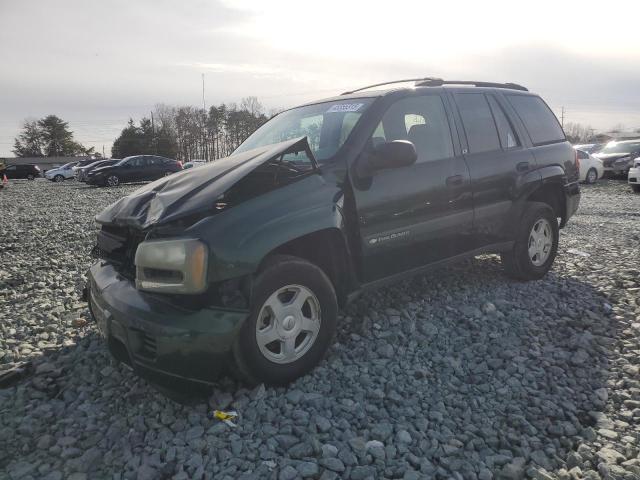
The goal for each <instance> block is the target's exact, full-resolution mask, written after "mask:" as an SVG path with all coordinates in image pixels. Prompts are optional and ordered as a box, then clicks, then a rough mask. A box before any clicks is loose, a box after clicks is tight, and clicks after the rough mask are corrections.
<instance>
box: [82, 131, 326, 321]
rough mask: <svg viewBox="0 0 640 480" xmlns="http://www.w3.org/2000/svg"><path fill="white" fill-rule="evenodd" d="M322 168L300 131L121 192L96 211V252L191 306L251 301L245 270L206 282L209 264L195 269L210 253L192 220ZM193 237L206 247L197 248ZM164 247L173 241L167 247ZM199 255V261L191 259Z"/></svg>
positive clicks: (147, 286)
mask: <svg viewBox="0 0 640 480" xmlns="http://www.w3.org/2000/svg"><path fill="white" fill-rule="evenodd" d="M316 171H317V164H316V161H315V159H314V157H313V154H312V152H311V149H310V148H309V144H308V142H307V139H306V137H302V138H296V139H293V140H289V141H285V142H281V143H278V144H275V145H270V146H266V147H262V148H259V149H254V150H251V151H248V152H244V153H242V154H238V155H234V156H231V157H227V158H225V159H222V160H217V161H215V162H211V164H209V165H206V166H203V167H201V168H198V169H197V170H195V169H194V170H190V171H186V172H182V173H179V174H174V175H172V176H170V177H166V178H163V179H161V180H158V181H156V182H153V183H150V184H148V185H145V186H144V187H142V188H141V189H139V190H137V191H135V192H134V193H132V194H131V195H129V196H127V197H124V198H122V199H120V200H119V201H117V202H116V203H114V204H112V205H111V206H109V207H108V208H106V209H105V210H103V211H102V212H101V213H100V214H99V215H98V216H97V217H96V221H97V222H98V223H99V224H100V225H101V229H100V231H99V232H98V238H97V244H96V246H95V247H94V249H93V251H92V256H93V257H94V258H97V259H101V260H104V261H107V262H109V264H111V265H112V266H113V268H114V269H115V270H116V271H117V272H118V274H119V275H121V276H122V277H124V278H126V279H127V280H129V281H131V282H135V284H136V287H137V288H138V289H140V290H144V291H147V292H150V293H158V294H163V295H168V296H170V297H172V298H173V299H174V300H175V302H177V303H178V304H183V305H184V306H185V307H189V308H202V307H204V306H206V305H211V304H214V305H219V306H223V307H227V308H240V309H246V308H248V303H247V302H248V299H249V296H250V282H249V281H248V279H247V278H246V277H239V278H233V279H226V280H224V281H220V282H215V281H214V282H207V279H206V271H205V272H201V271H199V272H196V273H194V272H193V271H192V270H189V268H193V269H194V270H195V269H197V268H198V267H199V266H200V268H205V269H206V265H207V263H208V262H207V260H208V256H209V255H210V254H212V253H210V252H209V251H208V247H207V243H206V241H202V242H201V241H199V240H198V239H197V234H196V238H195V239H193V238H189V236H190V235H193V232H190V230H189V228H190V227H191V226H192V225H194V224H196V223H197V222H199V221H201V220H203V219H205V218H207V217H213V216H215V215H218V214H220V213H222V212H226V211H228V210H230V209H232V208H233V207H234V206H237V205H240V204H242V203H244V202H246V201H248V200H250V199H252V198H255V197H258V196H260V195H264V194H266V193H268V192H270V191H272V190H275V189H278V188H281V187H283V186H285V185H288V184H291V183H292V182H295V181H297V180H299V179H302V178H304V177H306V176H308V175H309V174H313V173H315V172H316ZM183 237H184V238H183ZM176 238H178V239H179V240H177V241H175V243H180V242H182V243H184V247H183V246H182V245H180V244H179V245H177V246H174V247H175V248H174V249H173V250H171V249H168V248H167V247H170V245H169V246H167V245H166V244H169V243H171V241H169V240H167V239H176ZM143 242H144V243H143ZM191 245H195V246H196V247H197V248H199V249H201V250H202V251H201V252H196V253H197V255H196V253H194V251H193V248H192V247H191ZM141 246H142V247H141ZM161 247H163V248H167V249H166V253H163V251H162V250H161V249H160V248H161ZM154 248H155V249H156V250H157V251H154V250H153V249H154ZM149 251H151V253H149ZM183 257H184V258H183ZM191 257H193V258H191ZM176 258H178V260H177V261H176ZM149 259H151V260H149ZM181 261H182V262H183V264H184V267H183V266H181V265H180V264H179V262H181ZM195 263H197V264H198V265H191V264H195ZM196 274H198V275H200V277H198V281H197V282H196V281H194V280H193V279H194V277H195V275H196Z"/></svg>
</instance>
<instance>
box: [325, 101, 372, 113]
mask: <svg viewBox="0 0 640 480" xmlns="http://www.w3.org/2000/svg"><path fill="white" fill-rule="evenodd" d="M363 105H364V103H338V104H336V105H332V106H331V108H330V109H329V110H327V113H336V112H339V113H344V112H357V111H358V110H359V109H360V107H362V106H363Z"/></svg>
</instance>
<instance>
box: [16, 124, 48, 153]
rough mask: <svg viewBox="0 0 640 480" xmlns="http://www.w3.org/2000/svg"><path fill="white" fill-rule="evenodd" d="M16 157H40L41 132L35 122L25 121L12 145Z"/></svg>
mask: <svg viewBox="0 0 640 480" xmlns="http://www.w3.org/2000/svg"><path fill="white" fill-rule="evenodd" d="M13 154H14V155H15V156H16V157H42V156H43V154H42V132H41V131H40V128H39V127H38V122H37V121H35V120H34V121H25V122H24V124H23V125H22V132H21V133H20V134H19V135H18V136H17V137H16V139H15V141H14V144H13Z"/></svg>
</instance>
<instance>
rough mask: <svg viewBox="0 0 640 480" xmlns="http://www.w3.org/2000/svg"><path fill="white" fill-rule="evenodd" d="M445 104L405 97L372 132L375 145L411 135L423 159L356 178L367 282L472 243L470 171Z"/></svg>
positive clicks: (451, 253)
mask: <svg viewBox="0 0 640 480" xmlns="http://www.w3.org/2000/svg"><path fill="white" fill-rule="evenodd" d="M445 102H447V100H446V98H444V97H442V96H440V95H438V94H427V95H420V96H411V97H405V98H402V99H400V100H398V101H397V102H395V103H394V104H392V105H391V106H390V107H389V109H388V110H387V111H386V113H385V114H384V116H383V118H382V121H381V122H380V124H379V125H378V127H377V128H376V130H375V131H374V133H373V134H372V136H371V139H370V141H369V146H368V148H369V149H375V146H376V145H379V144H381V143H384V142H389V141H392V140H409V141H411V142H412V143H413V144H414V146H415V148H416V152H417V154H418V159H417V161H416V163H414V164H413V165H411V166H408V167H400V168H389V169H384V170H378V171H375V172H373V173H372V175H371V178H370V179H367V181H365V182H362V181H357V182H354V196H355V202H356V208H357V211H358V221H359V227H360V242H361V249H362V253H363V256H362V265H361V268H362V276H363V280H364V282H373V281H376V280H380V279H382V278H384V277H388V276H391V275H394V274H398V273H401V272H404V271H407V270H411V269H414V268H418V267H420V266H423V265H427V264H429V263H433V262H436V261H438V260H442V259H446V258H449V257H452V256H455V255H457V254H459V253H462V252H464V251H466V250H467V249H468V248H469V247H468V246H469V245H470V242H469V239H468V236H469V235H470V234H471V227H472V225H473V199H472V194H471V186H470V178H469V170H468V168H467V165H466V163H465V160H464V158H463V157H462V155H461V154H460V149H459V146H457V145H456V147H455V148H454V142H453V136H452V125H453V119H452V117H451V115H450V111H448V110H447V107H446V103H445ZM361 159H362V157H361ZM358 185H360V186H358ZM362 185H365V186H364V187H363V186H362Z"/></svg>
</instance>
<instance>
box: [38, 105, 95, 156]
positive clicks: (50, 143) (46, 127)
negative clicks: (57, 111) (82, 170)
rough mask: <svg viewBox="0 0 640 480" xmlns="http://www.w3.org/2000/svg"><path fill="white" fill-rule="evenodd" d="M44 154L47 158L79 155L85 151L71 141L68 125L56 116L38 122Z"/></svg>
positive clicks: (71, 136)
mask: <svg viewBox="0 0 640 480" xmlns="http://www.w3.org/2000/svg"><path fill="white" fill-rule="evenodd" d="M38 127H39V128H40V133H41V139H42V145H43V149H44V154H45V156H47V157H68V156H73V155H81V154H84V153H85V152H86V149H85V148H84V147H83V146H82V145H80V144H79V143H78V142H76V141H75V140H74V139H73V132H72V131H71V130H69V124H68V123H67V122H65V121H63V120H62V119H61V118H59V117H57V116H56V115H48V116H47V117H45V118H43V119H41V120H39V121H38Z"/></svg>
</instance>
